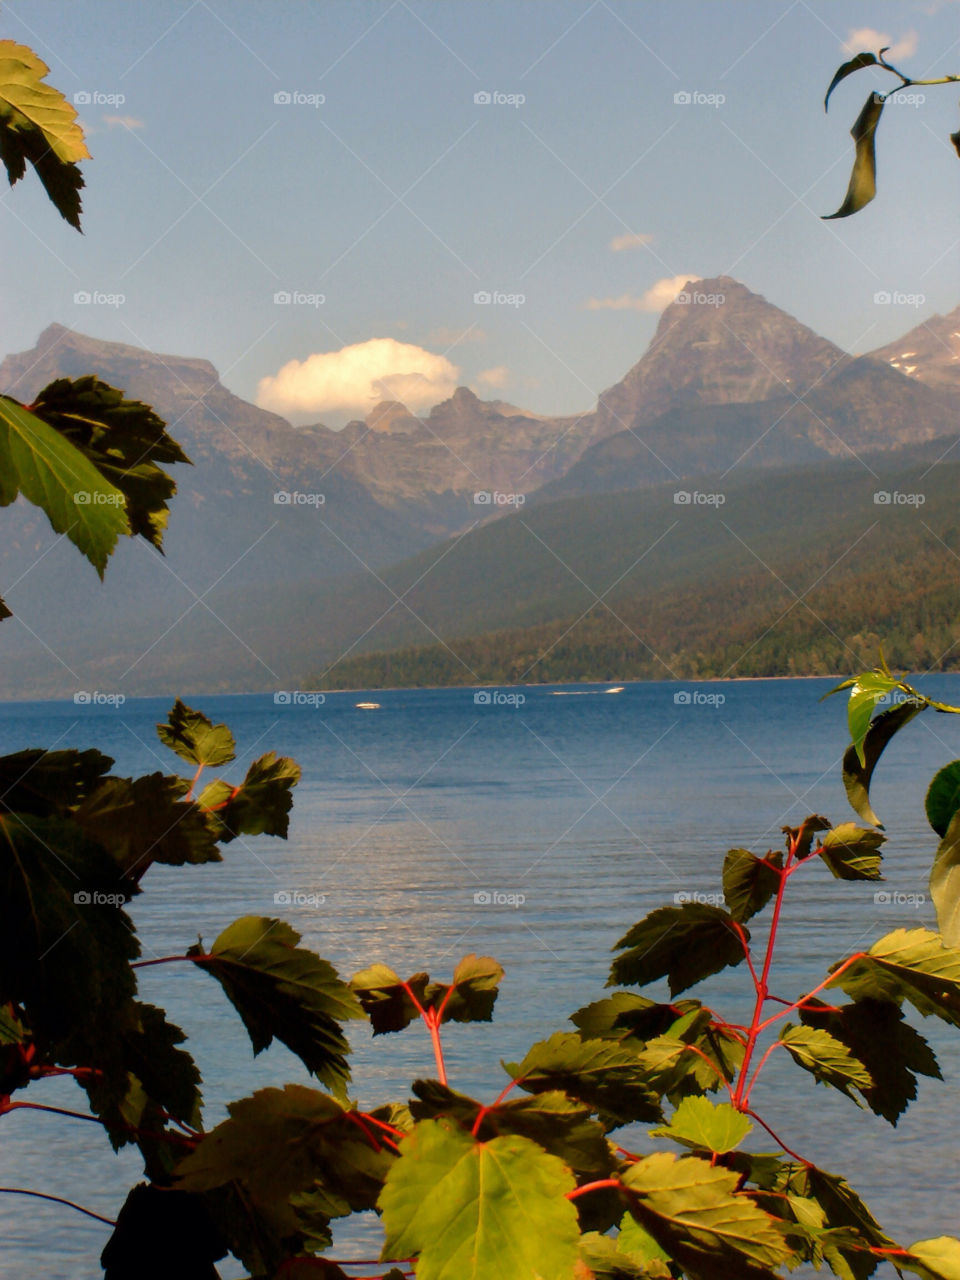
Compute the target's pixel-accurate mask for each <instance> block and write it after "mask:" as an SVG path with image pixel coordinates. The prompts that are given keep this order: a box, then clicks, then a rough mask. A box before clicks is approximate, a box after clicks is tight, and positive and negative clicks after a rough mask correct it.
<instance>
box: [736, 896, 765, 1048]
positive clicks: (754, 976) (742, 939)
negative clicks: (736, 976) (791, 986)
mask: <svg viewBox="0 0 960 1280" xmlns="http://www.w3.org/2000/svg"><path fill="white" fill-rule="evenodd" d="M732 923H733V927H734V929H736V931H737V937H738V938H739V939H740V945H741V947H743V955H744V959H745V960H746V962H747V966H748V968H749V969H750V977H751V978H752V979H753V989H754V990H755V991H757V992H759V990H760V979H759V978H758V977H757V971H756V969H755V968H754V967H753V956H752V955H751V954H750V944H749V942H747V935H746V934H745V933H744V931H743V925H742V924H740V923H739V921H737V920H734V921H733V922H732ZM744 1030H746V1028H744Z"/></svg>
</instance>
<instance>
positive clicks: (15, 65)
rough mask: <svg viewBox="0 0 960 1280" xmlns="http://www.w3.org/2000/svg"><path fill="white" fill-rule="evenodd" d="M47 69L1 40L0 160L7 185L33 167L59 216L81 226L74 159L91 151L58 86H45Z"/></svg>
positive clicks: (19, 47)
mask: <svg viewBox="0 0 960 1280" xmlns="http://www.w3.org/2000/svg"><path fill="white" fill-rule="evenodd" d="M49 71H50V68H49V67H48V66H47V65H46V63H45V62H43V61H41V59H40V58H38V57H37V55H36V54H35V53H34V52H33V50H32V49H28V48H27V46H26V45H22V44H17V43H16V42H15V41H14V40H0V160H2V161H3V165H4V168H5V169H6V171H7V177H8V179H9V180H10V185H11V186H13V184H14V183H15V182H18V181H19V180H20V179H21V178H22V177H23V175H24V174H25V173H26V170H27V162H28V161H29V162H30V164H31V165H32V166H33V168H34V170H35V172H36V175H37V177H38V178H39V179H40V181H41V182H42V183H43V187H44V190H45V191H46V193H47V195H48V196H49V197H50V200H51V201H52V203H53V205H54V206H55V208H56V209H57V212H58V213H59V214H60V215H61V217H63V218H65V219H66V221H67V222H69V223H70V225H71V226H72V227H76V229H77V230H78V231H79V230H80V189H81V187H82V186H83V175H82V174H81V172H80V169H79V167H78V165H77V161H78V160H87V159H89V157H90V152H89V151H88V150H87V148H86V145H85V143H84V140H83V130H82V129H81V128H80V125H79V124H78V123H77V113H76V111H75V110H74V108H73V107H72V106H71V104H70V103H69V102H68V101H67V100H66V98H65V97H64V96H63V94H62V93H60V91H59V90H57V89H54V87H53V86H52V85H49V84H44V77H45V76H46V75H47V74H48V73H49Z"/></svg>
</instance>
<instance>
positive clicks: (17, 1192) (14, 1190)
mask: <svg viewBox="0 0 960 1280" xmlns="http://www.w3.org/2000/svg"><path fill="white" fill-rule="evenodd" d="M0 1194H2V1195H8V1196H36V1197H37V1199H38V1200H52V1201H53V1203H54V1204H65V1205H66V1206H67V1208H68V1209H76V1211H77V1213H85V1214H86V1215H87V1217H88V1218H96V1220H97V1221H98V1222H103V1223H106V1225H107V1226H108V1227H115V1226H116V1225H117V1224H116V1222H115V1221H114V1219H113V1218H105V1217H104V1216H103V1214H102V1213H94V1212H93V1210H92V1209H85V1208H84V1207H83V1205H82V1204H76V1203H75V1202H74V1201H73V1200H65V1199H64V1198H63V1196H48V1195H47V1193H46V1192H45V1191H28V1190H27V1189H26V1187H0Z"/></svg>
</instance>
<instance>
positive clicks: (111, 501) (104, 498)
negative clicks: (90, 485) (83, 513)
mask: <svg viewBox="0 0 960 1280" xmlns="http://www.w3.org/2000/svg"><path fill="white" fill-rule="evenodd" d="M73 502H74V506H77V507H125V506H126V505H127V500H126V498H125V497H124V495H123V494H122V493H101V492H100V491H99V490H97V491H96V492H95V493H90V492H89V490H87V489H77V490H75V491H74V495H73Z"/></svg>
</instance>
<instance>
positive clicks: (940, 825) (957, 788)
mask: <svg viewBox="0 0 960 1280" xmlns="http://www.w3.org/2000/svg"><path fill="white" fill-rule="evenodd" d="M924 807H925V809H926V811H927V821H928V822H929V823H930V825H931V827H933V829H934V831H935V832H936V833H937V835H938V836H945V835H946V834H947V828H948V827H949V826H950V822H951V820H952V819H953V816H954V814H955V813H956V812H957V811H958V810H960V760H951V761H950V763H949V764H945V765H944V766H943V768H942V769H939V770H938V771H937V772H936V773H935V774H934V775H933V778H932V779H931V781H930V786H929V787H928V788H927V795H926V799H925V801H924Z"/></svg>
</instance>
